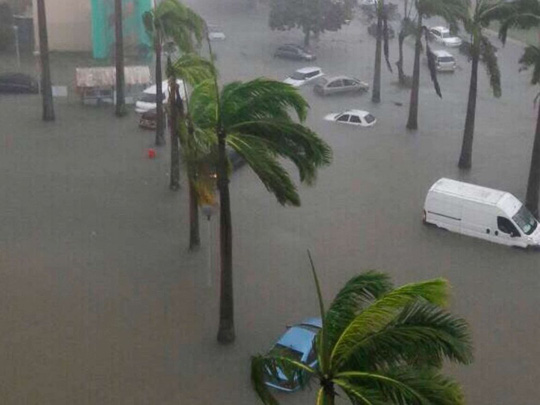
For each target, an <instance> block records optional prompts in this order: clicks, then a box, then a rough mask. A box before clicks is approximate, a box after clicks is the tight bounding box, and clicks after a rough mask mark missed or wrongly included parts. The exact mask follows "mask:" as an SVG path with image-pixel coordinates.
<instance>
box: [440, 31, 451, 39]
mask: <svg viewBox="0 0 540 405" xmlns="http://www.w3.org/2000/svg"><path fill="white" fill-rule="evenodd" d="M441 38H452V35H450V32H448V31H443V32H441Z"/></svg>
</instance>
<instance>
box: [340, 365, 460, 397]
mask: <svg viewBox="0 0 540 405" xmlns="http://www.w3.org/2000/svg"><path fill="white" fill-rule="evenodd" d="M336 378H337V379H340V380H348V381H350V382H353V383H355V384H356V386H359V387H364V388H368V389H372V390H376V391H378V392H380V393H381V394H382V395H383V396H384V398H385V399H386V403H393V404H419V405H421V404H425V405H431V404H437V405H461V404H464V403H465V400H464V395H463V392H462V391H461V387H460V386H459V384H457V383H456V382H455V381H454V380H452V379H451V378H448V377H445V376H443V375H442V374H440V373H439V370H438V369H437V368H429V367H428V368H418V367H395V368H389V369H387V370H384V371H383V372H381V373H366V372H355V371H353V372H344V373H339V374H338V375H336Z"/></svg>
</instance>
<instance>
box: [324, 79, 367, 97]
mask: <svg viewBox="0 0 540 405" xmlns="http://www.w3.org/2000/svg"><path fill="white" fill-rule="evenodd" d="M314 90H315V93H317V94H319V95H321V96H327V95H329V94H343V93H357V94H360V93H364V92H366V91H368V90H369V84H367V83H366V82H363V81H361V80H358V79H353V78H351V77H347V76H336V77H331V78H329V79H326V78H322V79H321V80H320V81H319V83H317V84H316V85H315V87H314Z"/></svg>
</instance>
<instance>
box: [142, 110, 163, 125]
mask: <svg viewBox="0 0 540 405" xmlns="http://www.w3.org/2000/svg"><path fill="white" fill-rule="evenodd" d="M163 110H164V111H163V114H164V115H165V109H163ZM165 118H166V117H164V119H163V124H164V125H167V120H166V119H165ZM156 125H157V110H156V109H155V108H153V109H151V110H149V111H146V112H144V113H142V115H141V118H140V119H139V127H141V128H145V129H156Z"/></svg>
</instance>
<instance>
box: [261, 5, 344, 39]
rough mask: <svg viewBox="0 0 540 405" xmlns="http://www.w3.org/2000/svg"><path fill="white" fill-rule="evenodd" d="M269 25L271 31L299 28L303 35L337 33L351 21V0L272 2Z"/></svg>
mask: <svg viewBox="0 0 540 405" xmlns="http://www.w3.org/2000/svg"><path fill="white" fill-rule="evenodd" d="M270 6H271V9H270V18H269V25H270V28H271V29H273V30H280V31H285V30H290V29H293V28H300V29H302V30H303V32H304V33H306V32H313V33H322V32H324V31H338V30H339V29H340V28H341V27H342V26H343V25H344V24H346V23H347V22H348V21H350V20H351V19H352V8H353V1H352V0H272V1H271V4H270Z"/></svg>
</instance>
